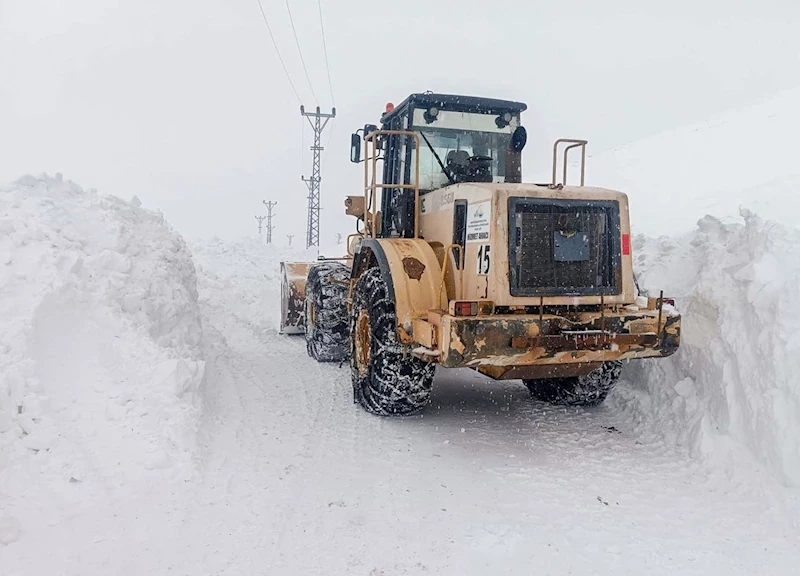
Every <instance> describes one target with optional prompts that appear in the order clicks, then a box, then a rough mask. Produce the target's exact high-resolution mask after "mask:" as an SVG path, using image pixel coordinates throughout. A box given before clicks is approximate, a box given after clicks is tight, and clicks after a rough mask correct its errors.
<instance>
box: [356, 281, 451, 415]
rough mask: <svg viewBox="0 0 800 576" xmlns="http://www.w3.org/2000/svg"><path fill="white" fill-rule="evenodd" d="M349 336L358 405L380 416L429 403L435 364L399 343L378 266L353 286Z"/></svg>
mask: <svg viewBox="0 0 800 576" xmlns="http://www.w3.org/2000/svg"><path fill="white" fill-rule="evenodd" d="M350 333H351V334H352V337H351V339H350V340H351V345H352V348H351V351H350V371H351V373H352V378H353V399H354V401H355V402H356V403H357V404H359V405H361V407H362V408H364V409H365V410H366V411H367V412H370V413H371V414H375V415H378V416H406V415H409V414H414V413H415V412H419V411H420V410H422V409H423V408H424V407H425V406H426V405H427V404H428V403H429V402H430V397H431V386H432V385H433V374H434V370H435V365H434V364H432V363H430V362H425V361H424V360H420V359H419V358H415V357H414V356H411V354H409V353H408V351H407V350H404V349H403V347H402V345H401V344H400V342H398V340H397V314H396V312H395V303H394V301H393V300H392V299H391V298H390V297H389V291H388V287H387V286H386V282H385V281H384V280H383V277H382V276H381V272H380V270H379V269H378V268H371V269H369V270H367V271H366V272H364V273H363V274H362V275H361V277H360V278H359V279H358V282H356V285H355V286H354V288H353V305H352V308H351V311H350Z"/></svg>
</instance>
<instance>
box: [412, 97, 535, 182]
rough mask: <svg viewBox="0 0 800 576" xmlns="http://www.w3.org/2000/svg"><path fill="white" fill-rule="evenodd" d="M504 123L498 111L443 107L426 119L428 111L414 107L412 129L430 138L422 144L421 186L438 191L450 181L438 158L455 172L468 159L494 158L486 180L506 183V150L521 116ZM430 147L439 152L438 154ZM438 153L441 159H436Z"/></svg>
mask: <svg viewBox="0 0 800 576" xmlns="http://www.w3.org/2000/svg"><path fill="white" fill-rule="evenodd" d="M427 120H432V121H431V122H428V121H427ZM498 124H499V125H498ZM503 124H505V123H504V122H498V116H497V115H495V114H476V113H470V112H452V111H447V110H442V111H440V112H439V113H438V115H437V116H436V118H435V119H431V118H430V116H427V118H426V110H420V109H417V110H414V118H413V128H414V130H416V131H417V132H420V133H421V134H424V136H425V138H426V139H427V143H426V142H425V140H423V141H422V142H421V143H420V151H419V160H420V167H419V179H420V182H419V187H420V189H422V190H435V189H436V188H441V187H442V186H447V185H448V184H449V183H450V180H449V179H448V177H447V174H445V172H444V171H443V170H442V166H441V165H440V164H439V160H441V162H442V164H444V166H445V168H446V169H447V170H448V171H450V173H451V175H452V174H454V173H455V172H457V171H458V170H459V169H460V167H461V166H464V165H465V163H466V162H467V160H468V159H469V158H471V157H472V158H474V157H477V156H484V157H488V158H490V159H491V169H490V174H489V175H488V176H487V178H486V181H489V182H505V175H506V166H505V164H506V162H505V151H506V150H507V149H508V147H509V143H510V142H511V133H512V132H513V131H514V129H515V128H516V127H517V126H519V117H518V116H517V115H512V117H511V120H510V122H508V124H507V125H503ZM428 143H430V148H429V147H428ZM431 148H433V150H434V151H435V152H436V154H435V155H434V154H433V152H432V151H431ZM437 155H438V156H439V160H437V159H436V156H437ZM412 158H413V156H412ZM487 162H488V161H487ZM412 169H413V167H412Z"/></svg>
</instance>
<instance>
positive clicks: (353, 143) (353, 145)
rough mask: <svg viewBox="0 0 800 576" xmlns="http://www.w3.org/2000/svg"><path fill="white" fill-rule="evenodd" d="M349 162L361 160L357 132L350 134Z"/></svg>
mask: <svg viewBox="0 0 800 576" xmlns="http://www.w3.org/2000/svg"><path fill="white" fill-rule="evenodd" d="M350 162H353V163H355V164H358V163H359V162H361V137H360V136H359V135H358V134H353V135H351V136H350Z"/></svg>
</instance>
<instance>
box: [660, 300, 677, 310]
mask: <svg viewBox="0 0 800 576" xmlns="http://www.w3.org/2000/svg"><path fill="white" fill-rule="evenodd" d="M662 302H664V304H669V305H670V306H672V307H673V308H674V307H675V298H663V299H662Z"/></svg>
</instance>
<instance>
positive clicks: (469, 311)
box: [450, 300, 494, 316]
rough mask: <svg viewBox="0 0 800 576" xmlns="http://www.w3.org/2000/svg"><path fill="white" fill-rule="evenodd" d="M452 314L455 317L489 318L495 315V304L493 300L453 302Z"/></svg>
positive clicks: (451, 306) (451, 305)
mask: <svg viewBox="0 0 800 576" xmlns="http://www.w3.org/2000/svg"><path fill="white" fill-rule="evenodd" d="M450 313H451V314H452V315H453V316H489V315H490V314H494V302H493V301H492V300H477V301H475V300H472V301H456V302H451V303H450Z"/></svg>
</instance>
